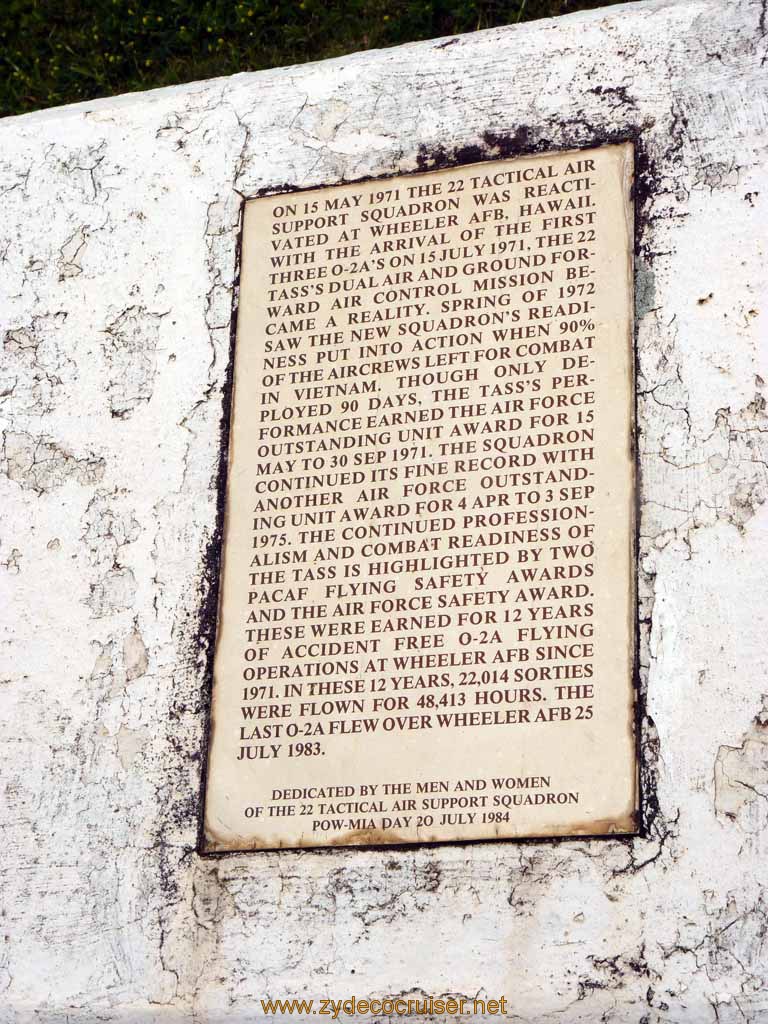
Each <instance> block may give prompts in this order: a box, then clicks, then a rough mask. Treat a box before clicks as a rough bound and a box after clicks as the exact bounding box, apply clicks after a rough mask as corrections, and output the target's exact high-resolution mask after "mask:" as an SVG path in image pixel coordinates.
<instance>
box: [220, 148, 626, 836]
mask: <svg viewBox="0 0 768 1024" xmlns="http://www.w3.org/2000/svg"><path fill="white" fill-rule="evenodd" d="M632 167H633V150H632V146H631V144H629V143H627V144H621V145H611V146H604V147H600V148H596V149H591V150H582V151H578V152H575V151H574V152H563V153H549V154H545V155H537V156H531V157H524V158H519V159H514V160H498V161H493V162H486V163H478V164H473V165H469V166H463V167H458V168H453V169H449V170H443V171H438V172H434V173H427V174H413V175H402V176H399V177H395V178H389V179H386V180H380V181H370V182H361V183H357V184H351V185H339V186H332V187H327V188H319V189H316V190H312V191H304V192H295V193H290V194H283V195H274V196H269V197H265V198H258V199H253V200H250V201H248V202H247V203H246V206H245V213H244V225H243V246H242V265H241V270H242V276H241V291H240V303H239V310H238V322H237V340H236V346H235V348H236V351H235V372H234V391H233V406H232V419H231V435H230V450H229V468H228V483H227V495H226V512H225V523H224V544H223V553H222V579H221V590H220V603H219V616H218V627H217V641H216V652H215V665H214V685H213V698H212V699H213V704H212V711H211V736H210V745H209V762H208V774H207V785H206V807H205V846H204V848H205V850H206V851H209V852H215V851H224V850H251V849H275V848H279V847H311V846H328V845H335V846H346V845H375V844H382V843H419V842H440V841H446V840H469V839H495V838H498V839H503V838H511V837H523V836H525V837H531V836H567V835H573V836H576V835H579V836H582V835H605V834H610V833H627V832H633V831H635V827H636V826H635V822H636V811H637V801H638V787H637V767H636V751H635V736H634V724H633V723H634V687H633V667H634V635H635V626H634V623H635V603H634V592H635V584H634V535H635V526H634V503H635V494H634V488H635V472H634V456H633V405H634V398H633V396H634V390H633V356H632V295H633V289H632V206H631V201H630V189H631V183H632Z"/></svg>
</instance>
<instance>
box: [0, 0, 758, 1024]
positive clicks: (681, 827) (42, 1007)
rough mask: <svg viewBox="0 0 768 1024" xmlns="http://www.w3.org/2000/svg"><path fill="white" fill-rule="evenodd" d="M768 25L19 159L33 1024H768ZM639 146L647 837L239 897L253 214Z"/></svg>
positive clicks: (6, 311)
mask: <svg viewBox="0 0 768 1024" xmlns="http://www.w3.org/2000/svg"><path fill="white" fill-rule="evenodd" d="M767 21H768V19H767V16H766V7H765V2H764V0H762V2H761V0H752V2H749V0H679V2H674V3H673V2H659V0H653V2H650V3H640V4H636V5H628V6H626V7H622V8H616V7H614V8H609V9H607V10H605V11H596V12H593V13H591V14H585V15H574V16H571V17H568V18H563V19H559V20H557V21H545V22H539V23H534V24H531V25H523V26H519V27H516V28H508V29H498V30H491V31H488V32H483V33H477V34H473V35H469V36H465V37H460V38H458V39H451V40H441V41H437V42H433V43H421V44H415V45H412V46H407V47H401V48H397V49H393V50H389V51H385V52H379V53H368V54H358V55H354V56H351V57H344V58H340V59H338V60H334V61H328V62H324V63H322V64H315V65H306V66H304V67H297V68H287V69H281V70H276V71H269V72H263V73H259V74H250V75H238V76H235V77H234V78H231V79H226V80H216V81H212V82H206V83H197V84H193V85H190V86H184V87H180V88H174V89H167V90H160V91H158V92H154V93H148V94H143V95H136V96H126V97H120V98H117V99H111V100H103V101H99V102H96V103H91V104H83V105H79V106H75V107H70V108H63V109H59V110H51V111H45V112H42V113H40V114H33V115H28V116H24V117H21V118H14V119H9V120H7V121H4V122H2V124H0V196H1V197H2V205H3V217H2V220H1V221H0V267H1V268H2V273H0V290H1V294H2V298H1V299H0V316H1V317H2V323H1V324H0V339H1V340H2V346H3V347H2V361H1V362H0V416H2V418H3V424H2V438H1V442H0V504H1V505H2V510H3V521H2V526H1V527H0V588H1V593H0V603H1V606H2V608H3V612H4V615H3V620H4V634H3V645H2V648H1V650H2V658H3V667H2V671H0V693H2V697H3V714H2V716H0V723H1V724H0V728H2V742H3V751H4V754H5V765H4V768H3V783H4V794H3V795H4V800H3V804H2V811H0V814H1V815H2V821H3V826H4V836H3V857H2V863H1V864H0V871H2V878H3V882H2V897H3V899H2V903H3V912H4V916H3V918H2V923H3V928H2V933H3V935H4V938H5V941H4V942H3V944H2V946H0V1021H2V1022H3V1024H6V1022H8V1024H26V1022H32V1021H34V1022H35V1024H59V1022H64V1021H69V1022H73V1024H74V1022H89V1024H91V1022H93V1024H95V1022H96V1021H100V1022H126V1024H134V1022H142V1024H143V1022H158V1024H159V1022H161V1021H162V1022H174V1021H188V1020H189V1021H198V1022H200V1024H208V1022H214V1021H227V1022H232V1021H245V1020H252V1019H254V1017H257V1016H259V1015H260V1007H259V1003H258V1000H259V998H260V997H261V996H263V995H266V994H269V995H272V996H290V995H306V996H312V997H315V998H320V997H323V996H333V997H335V998H339V997H342V996H347V995H351V994H358V995H363V996H368V995H376V994H383V993H402V992H406V991H419V992H427V993H432V994H442V993H450V992H453V993H465V994H475V993H480V994H483V993H485V994H487V995H489V996H497V995H506V996H507V998H508V999H509V1001H510V1006H511V1016H510V1019H511V1020H513V1021H516V1022H530V1024H547V1022H555V1021H565V1022H567V1024H592V1022H597V1021H609V1022H615V1024H625V1022H633V1024H662V1022H664V1024H683V1022H685V1024H694V1022H695V1024H699V1022H702V1021H703V1022H708V1021H717V1022H720V1024H732V1022H733V1024H735V1022H743V1021H750V1022H760V1021H766V1020H768V963H767V960H768V941H766V935H767V934H768V906H767V905H766V902H765V889H766V886H767V885H768V875H767V874H766V867H765V865H766V852H767V848H766V835H767V833H766V828H767V827H768V814H767V813H766V811H767V808H768V759H767V758H766V746H767V745H766V742H765V728H766V727H765V711H764V703H763V701H764V694H768V654H767V652H766V646H765V637H766V635H768V621H766V620H767V618H768V613H767V612H766V608H768V601H767V600H766V596H767V595H766V589H767V588H768V584H767V582H766V571H765V554H766V545H767V544H768V506H767V505H766V497H767V496H768V453H767V448H768V416H766V384H765V382H766V380H768V366H767V365H766V362H767V356H766V328H765V323H766V318H768V301H767V299H768V296H767V295H766V292H767V291H768V278H767V277H766V273H765V269H766V252H765V248H766V239H768V162H767V161H766V149H767V148H768V147H767V142H766V140H767V138H768V95H767V86H768V36H766V25H767ZM631 133H637V134H639V138H640V144H641V149H642V153H643V154H644V161H645V162H644V164H643V166H642V168H641V171H642V173H641V176H640V184H641V191H642V189H644V190H645V191H644V193H643V196H642V197H641V198H642V199H643V202H642V203H641V226H642V231H641V233H640V236H639V239H638V243H639V251H638V254H637V260H636V267H637V305H638V310H637V312H638V327H637V331H638V377H639V400H638V401H639V405H638V415H639V426H640V436H639V447H640V466H641V473H642V508H641V538H640V541H641V556H640V566H641V574H640V589H641V609H640V617H641V627H642V645H641V685H642V687H643V691H644V692H645V693H646V694H647V712H648V717H647V718H646V720H645V722H644V724H643V741H644V763H645V765H646V766H647V772H648V775H649V776H650V777H651V779H652V780H653V783H654V786H653V788H654V791H655V793H656V794H657V797H658V802H659V812H658V813H657V814H651V815H650V817H649V820H648V822H647V835H646V836H645V837H644V838H639V839H635V840H631V841H619V840H616V841H582V842H560V843H552V844H550V843H533V844H521V845H516V844H513V843H508V844H493V843H490V844H475V845H469V846H443V847H434V848H424V849H406V850H383V851H382V850H335V851H330V852H316V851H307V852H285V853H268V854H246V855H236V856H233V857H227V858H224V859H219V860H202V859H200V858H199V857H198V856H197V854H196V853H195V843H196V828H197V808H198V797H199V791H200V766H201V753H202V744H203V731H204V709H205V701H206V691H207V680H206V661H207V654H208V652H207V650H206V643H207V640H206V636H205V635H203V637H202V639H201V638H200V636H199V634H198V625H199V620H200V610H201V603H202V601H203V599H204V595H205V590H206V564H207V563H206V549H207V545H208V543H209V541H210V539H211V537H212V536H213V534H214V531H215V527H216V473H217V469H218V457H219V444H220V435H219V425H220V418H221V410H222V396H223V389H224V386H225V382H226V369H227V363H228V358H229V326H230V325H229V320H230V312H231V302H232V285H233V273H234V267H235V238H236V230H237V224H238V213H239V204H240V197H241V195H242V194H252V193H254V192H256V191H258V190H259V189H269V188H275V187H279V186H281V185H283V184H286V185H291V186H312V185H319V184H327V183H332V182H334V181H340V180H342V179H344V180H352V179H355V178H359V177H363V176H366V175H380V174H387V173H398V172H402V171H407V170H410V169H413V168H414V167H416V166H417V162H418V159H419V152H420V147H423V150H422V153H423V154H425V159H426V160H427V161H428V160H429V158H430V157H431V156H434V154H435V152H436V151H437V150H438V149H439V148H442V150H443V151H444V152H445V154H446V156H447V157H448V158H450V157H451V155H452V154H455V153H457V152H458V151H461V150H464V155H465V156H466V157H471V156H472V153H473V152H475V153H477V155H479V152H478V151H470V150H466V149H465V147H471V146H478V147H480V149H481V150H482V151H483V152H486V153H487V154H488V155H489V156H498V155H499V153H500V152H503V151H504V148H503V147H504V146H506V145H508V144H509V145H511V146H512V148H513V149H515V148H516V149H519V150H520V151H525V150H526V148H528V149H533V148H542V147H544V146H550V147H560V146H570V145H574V144H576V145H578V144H582V143H584V144H586V143H594V142H595V141H597V140H598V139H599V138H603V137H606V138H607V137H609V136H611V135H626V134H631ZM510 139H511V140H514V141H513V142H512V143H509V140H510ZM500 140H507V141H500ZM500 146H501V147H502V148H501V149H499V147H500ZM652 810H653V807H651V811H652Z"/></svg>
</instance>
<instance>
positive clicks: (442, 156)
mask: <svg viewBox="0 0 768 1024" xmlns="http://www.w3.org/2000/svg"><path fill="white" fill-rule="evenodd" d="M562 127H563V128H564V129H566V128H570V129H572V130H573V131H574V132H575V136H574V137H573V138H569V137H567V136H565V134H564V137H563V138H561V139H560V140H559V141H556V140H552V139H547V138H541V137H537V138H534V137H532V136H531V135H530V134H529V131H528V130H527V129H525V128H520V129H519V130H518V132H517V133H516V134H515V135H514V136H505V135H501V134H496V133H494V132H491V131H486V132H485V133H484V135H483V143H484V145H481V144H470V145H465V146H460V147H457V148H455V149H453V150H446V149H445V148H444V147H443V146H437V147H433V148H430V147H428V146H426V145H425V144H421V145H419V147H418V149H417V153H416V164H417V166H416V167H415V168H412V169H410V170H406V171H401V170H390V171H386V172H383V173H382V174H374V175H362V176H360V177H357V178H342V179H339V180H337V181H330V182H319V183H317V184H312V185H292V184H290V183H287V182H282V183H274V184H270V185H264V186H262V187H261V188H258V189H256V191H254V192H250V193H244V192H240V191H239V190H237V189H234V191H235V192H236V194H237V195H238V196H239V205H238V223H237V234H236V239H235V259H234V268H233V275H232V284H231V291H232V303H231V313H230V322H229V353H228V360H227V366H226V370H225V375H224V382H223V385H222V411H221V419H220V424H219V460H218V466H217V470H216V485H215V487H216V520H215V527H214V529H213V532H212V534H211V537H210V540H209V542H208V545H207V548H206V551H205V555H204V560H203V572H202V579H201V581H200V586H199V589H200V592H201V600H200V606H199V621H198V630H197V635H196V641H197V642H196V649H197V650H198V651H199V650H201V649H202V650H204V659H205V668H204V670H203V684H202V685H203V688H202V694H201V700H202V703H203V705H204V706H203V717H204V725H203V736H202V749H201V750H200V753H199V757H200V763H201V770H200V781H199V791H198V795H197V842H196V846H195V852H196V853H197V854H198V856H201V857H205V858H209V857H210V858H219V857H235V856H243V855H252V854H272V853H283V854H286V853H289V854H307V853H313V854H317V855H322V856H332V855H333V854H337V855H339V854H345V853H348V852H349V851H357V850H361V851H363V850H377V851H379V852H384V851H386V852H395V851H397V852H399V853H402V852H403V851H408V850H414V851H415V850H420V849H423V848H425V847H429V848H434V847H443V846H470V845H474V844H476V843H497V844H503V843H514V844H529V843H547V844H552V843H563V842H593V841H598V842H602V841H605V840H611V841H613V842H620V843H624V844H631V843H633V842H634V841H635V840H637V839H650V838H652V837H653V831H654V822H655V820H656V818H657V816H658V815H659V813H660V809H659V803H658V797H657V792H656V789H657V778H658V772H657V757H656V756H654V752H655V748H654V743H653V739H652V736H651V735H650V729H651V728H652V726H653V723H652V720H651V719H650V717H649V715H648V712H647V686H646V684H645V682H644V680H643V676H642V671H641V663H640V645H641V625H642V624H643V622H644V621H645V620H642V619H641V618H640V607H641V598H640V593H639V585H640V573H639V551H640V526H641V519H642V514H641V513H642V505H643V473H642V464H641V460H640V446H639V437H640V435H641V429H640V419H639V416H638V397H639V389H638V386H637V385H638V380H639V376H640V373H639V360H638V324H639V321H640V318H641V313H640V311H639V308H638V307H639V305H640V299H641V294H640V292H641V286H640V282H639V280H638V272H637V271H638V267H637V264H638V260H639V258H640V257H646V259H645V262H646V263H651V261H652V257H653V253H652V252H649V251H647V250H646V248H645V246H644V244H643V233H644V230H645V227H646V226H647V224H648V223H649V221H650V220H651V217H650V213H649V207H650V200H651V199H652V197H653V195H654V193H655V187H654V186H655V175H654V171H653V167H652V164H651V161H650V157H649V155H648V151H647V148H646V146H645V145H644V139H643V133H642V129H641V128H639V127H636V126H633V125H627V126H626V128H625V129H623V130H621V129H619V130H616V129H612V130H605V131H599V129H597V128H596V127H595V128H592V127H591V126H589V129H588V130H587V131H586V132H585V129H587V128H588V126H586V125H584V124H583V122H579V121H574V122H572V123H571V122H567V121H563V123H562ZM591 132H594V134H591ZM598 132H599V134H598ZM627 143H629V144H631V145H632V150H633V180H632V187H631V189H630V194H629V201H630V202H631V203H632V206H633V218H632V221H633V222H632V228H633V230H632V242H633V246H632V251H631V256H632V266H631V283H632V289H631V291H632V302H631V304H630V311H629V312H630V331H629V337H630V344H631V347H632V351H631V353H630V368H631V380H630V387H631V393H630V445H631V452H632V474H633V484H634V504H633V506H632V514H633V523H632V528H631V539H632V565H633V569H634V572H633V574H632V579H631V581H630V588H631V601H632V606H633V607H632V626H633V629H632V637H631V642H632V658H631V665H632V669H631V673H630V674H631V681H630V686H631V696H632V721H633V738H634V744H633V745H634V769H635V809H634V812H633V816H634V818H635V828H634V830H632V831H626V832H604V833H594V834H584V833H581V834H579V833H576V834H564V835H555V836H551V835H549V836H547V835H545V836H503V837H499V836H489V837H480V838H476V839H438V840H429V841H423V842H408V843H370V844H368V843H366V844H364V845H362V844H361V845H353V844H349V845H343V846H342V845H339V846H333V845H330V844H327V843H326V844H323V845H318V846H301V847H293V846H286V847H280V848H275V849H272V848H268V849H266V848H263V847H259V846H254V847H248V848H244V849H237V850H212V849H209V848H208V847H207V845H206V835H205V806H206V793H207V787H208V775H209V768H210V754H211V749H210V748H211V735H212V726H213V713H212V712H213V686H214V673H213V666H214V657H215V652H216V642H217V640H218V623H219V616H220V611H221V576H222V573H221V569H222V554H223V546H224V522H225V512H226V497H227V482H228V477H229V447H230V446H229V441H230V433H231V427H232V416H233V392H234V369H235V348H236V344H237V326H238V313H239V305H240V277H241V271H242V250H243V233H244V221H245V208H246V205H247V204H248V203H249V202H251V201H253V200H254V199H262V198H265V197H267V196H277V195H299V194H301V193H303V192H316V191H318V190H319V189H325V188H333V187H335V186H339V185H358V184H360V185H362V184H367V183H369V182H375V181H382V182H383V181H389V180H392V179H393V178H409V177H416V176H418V175H421V174H431V173H434V172H436V171H442V170H450V169H451V168H460V167H466V166H468V165H470V164H479V165H482V164H484V163H492V162H494V161H499V160H516V159H525V158H526V157H540V156H543V155H545V154H547V153H558V154H561V153H566V152H579V151H582V150H591V149H599V148H601V147H605V146H611V145H622V144H627ZM649 257H650V258H649Z"/></svg>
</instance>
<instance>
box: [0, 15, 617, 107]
mask: <svg viewBox="0 0 768 1024" xmlns="http://www.w3.org/2000/svg"><path fill="white" fill-rule="evenodd" d="M607 2H608V3H609V2H610V0H507V2H504V0H433V2H431V3H430V2H424V0H419V2H411V3H409V2H405V0H339V2H334V0H296V2H287V0H271V2H270V0H231V2H225V0H207V2H206V0H201V2H196V0H81V2H77V0H4V2H2V3H0V115H6V114H19V113H23V112H24V111H27V110H36V109H39V108H40V107H49V106H54V105H56V104H60V103H73V102H77V101H79V100H88V99H94V98H95V97H98V96H110V95H114V94H116V93H121V92H130V91H132V90H135V89H151V88H155V87H157V86H160V85H171V84H174V83H177V82H189V81H194V80H195V79H201V78H211V77H213V76H216V75H229V74H233V73H234V72H236V71H253V70H258V69H260V68H269V67H279V66H280V65H284V64H296V63H302V62H304V61H308V60H320V59H322V58H323V57H335V56H338V55H340V54H344V53H350V52H353V51H355V50H365V49H369V48H372V47H379V46H393V45H394V44H396V43H405V42H410V41H412V40H416V39H430V38H434V37H435V36H442V35H451V34H453V33H457V32H471V31H474V30H475V29H481V28H489V27H491V26H494V25H504V24H512V23H514V22H517V21H529V20H531V19H533V18H542V17H549V16H553V15H557V14H565V13H568V12H570V11H580V10H589V9H592V8H595V7H600V6H606V3H607Z"/></svg>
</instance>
